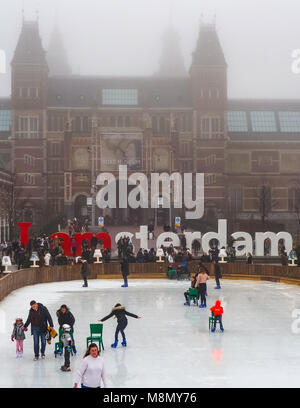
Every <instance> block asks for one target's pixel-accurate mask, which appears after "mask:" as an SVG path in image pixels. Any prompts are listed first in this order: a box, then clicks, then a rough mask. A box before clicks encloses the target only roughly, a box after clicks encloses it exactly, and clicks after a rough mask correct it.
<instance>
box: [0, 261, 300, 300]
mask: <svg viewBox="0 0 300 408" xmlns="http://www.w3.org/2000/svg"><path fill="white" fill-rule="evenodd" d="M188 267H189V270H190V272H191V273H195V271H196V270H197V268H198V262H195V261H194V262H189V263H188ZM206 267H207V268H208V270H209V271H210V274H211V275H212V276H213V264H206ZM220 267H221V271H222V274H223V277H224V278H226V277H232V278H234V277H244V278H247V277H253V278H258V279H261V280H274V281H281V280H283V281H284V280H290V282H291V283H299V284H300V268H299V267H296V266H295V267H292V266H280V265H264V264H260V265H247V264H246V263H239V262H235V263H228V264H220ZM174 268H176V266H174ZM90 269H91V274H90V275H89V276H88V279H97V277H100V278H101V276H103V277H105V275H109V277H116V278H120V279H121V278H122V275H121V267H120V264H119V263H103V264H91V265H90ZM167 269H168V264H167V263H165V262H163V263H159V262H153V263H132V264H130V276H129V279H131V278H134V276H135V275H138V277H141V276H142V277H144V278H147V276H149V277H151V276H153V275H154V274H155V275H157V277H161V278H164V277H167ZM80 271H81V265H66V266H49V267H42V268H28V269H22V270H19V271H16V272H12V273H8V274H4V276H3V277H2V278H0V301H1V300H2V299H4V298H5V296H7V295H8V294H9V293H11V292H12V291H14V290H16V289H19V288H22V287H24V286H28V285H35V284H38V283H49V282H63V281H70V280H80V279H82V278H81V273H80Z"/></svg>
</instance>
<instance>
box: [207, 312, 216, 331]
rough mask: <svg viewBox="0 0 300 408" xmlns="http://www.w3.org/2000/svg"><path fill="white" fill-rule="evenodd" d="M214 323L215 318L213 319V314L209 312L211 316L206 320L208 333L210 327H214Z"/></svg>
mask: <svg viewBox="0 0 300 408" xmlns="http://www.w3.org/2000/svg"><path fill="white" fill-rule="evenodd" d="M214 322H215V317H214V314H213V312H211V316H210V317H209V318H208V329H209V331H211V329H212V327H213V325H214Z"/></svg>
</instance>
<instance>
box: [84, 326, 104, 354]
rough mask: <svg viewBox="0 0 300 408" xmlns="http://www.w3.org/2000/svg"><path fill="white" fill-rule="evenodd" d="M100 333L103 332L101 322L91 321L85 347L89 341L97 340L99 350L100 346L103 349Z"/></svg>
mask: <svg viewBox="0 0 300 408" xmlns="http://www.w3.org/2000/svg"><path fill="white" fill-rule="evenodd" d="M102 334H103V324H102V323H97V324H93V323H91V324H90V336H89V337H87V338H86V347H88V346H89V343H94V342H95V341H97V342H98V343H99V350H100V351H101V346H102V349H103V350H104V345H103V339H102Z"/></svg>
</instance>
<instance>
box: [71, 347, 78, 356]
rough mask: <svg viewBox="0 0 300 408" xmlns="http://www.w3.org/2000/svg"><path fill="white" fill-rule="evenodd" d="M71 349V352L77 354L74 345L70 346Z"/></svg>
mask: <svg viewBox="0 0 300 408" xmlns="http://www.w3.org/2000/svg"><path fill="white" fill-rule="evenodd" d="M72 350H73V353H74V354H77V350H76V347H75V346H72Z"/></svg>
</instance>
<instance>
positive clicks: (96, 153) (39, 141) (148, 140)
mask: <svg viewBox="0 0 300 408" xmlns="http://www.w3.org/2000/svg"><path fill="white" fill-rule="evenodd" d="M167 41H169V47H166V49H167V50H168V52H169V55H167V56H165V59H163V58H162V63H161V69H160V71H159V72H158V73H156V74H154V75H153V76H149V77H134V76H132V77H107V76H81V75H72V74H71V72H70V69H69V67H68V62H67V57H66V53H65V52H64V50H63V45H62V42H63V41H62V40H61V38H59V34H58V33H57V35H54V36H53V38H52V40H51V41H50V45H49V49H48V50H45V49H44V47H43V44H42V40H41V38H40V35H39V27H38V23H37V22H32V21H30V22H29V21H23V25H22V29H21V33H20V36H19V39H18V42H17V45H16V48H15V52H14V56H13V59H12V61H11V68H12V77H11V81H12V82H11V98H2V99H0V167H1V169H0V180H1V186H2V190H3V188H6V189H8V190H9V192H10V193H9V194H11V191H13V193H12V196H13V197H12V198H13V202H14V206H13V208H14V217H15V219H16V220H17V221H31V222H32V223H33V226H34V228H35V229H36V230H37V231H42V230H43V229H45V230H46V229H47V228H48V230H50V229H51V230H52V232H53V231H54V230H57V225H58V224H59V223H60V222H62V221H61V220H62V219H69V218H72V217H77V218H78V219H82V218H89V219H90V220H92V218H91V217H92V209H91V206H90V205H87V198H88V197H94V196H95V194H96V192H97V191H96V190H97V187H95V188H93V186H95V183H96V177H97V175H98V174H99V173H101V172H110V173H113V174H115V175H116V178H117V176H118V166H119V165H120V164H127V166H128V174H130V173H132V172H142V173H144V174H146V175H147V176H149V177H150V174H151V173H153V172H158V173H161V172H167V173H173V172H179V173H181V174H182V173H188V172H190V173H197V172H198V173H204V175H205V176H204V180H205V215H204V217H203V218H202V219H201V220H197V221H195V222H194V224H193V226H194V227H195V229H200V228H201V229H200V231H203V232H205V229H207V228H212V227H215V226H216V220H217V219H218V218H227V220H228V228H229V230H231V231H232V232H233V231H238V230H244V231H248V232H250V233H251V232H253V231H263V230H268V229H269V230H271V231H274V232H278V231H279V230H287V231H289V232H291V233H294V234H296V233H297V232H298V228H299V222H300V220H299V217H300V204H299V203H300V201H299V198H300V99H299V100H284V99H282V100H259V99H258V100H255V99H251V100H247V99H242V100H238V99H232V100H231V99H228V98H227V64H226V58H225V56H224V54H223V51H222V47H221V43H220V40H219V38H218V35H217V32H216V28H215V25H213V24H201V26H200V30H199V37H198V40H197V43H196V44H194V45H192V46H191V51H193V50H194V52H193V57H192V62H191V66H190V68H189V71H188V72H185V70H184V68H183V67H182V66H180V58H177V57H176V50H175V48H176V41H175V42H174V41H173V43H172V39H171V38H169V39H167ZM172 44H173V45H174V44H175V45H174V50H173V51H174V52H173V51H172ZM172 52H173V54H172ZM172 56H173V57H174V58H173V59H172ZM168 64H169V66H168ZM176 64H177V65H176ZM274 86H276V84H274ZM149 185H150V183H149ZM92 207H93V206H92ZM94 208H95V207H94ZM4 210H5V209H4ZM155 211H156V212H155ZM184 211H185V209H184V208H183V209H182V210H180V209H174V208H171V209H167V208H165V209H164V208H159V209H157V210H155V209H152V208H148V209H136V210H134V209H131V208H127V209H126V208H125V209H105V210H101V209H99V208H97V207H96V208H95V211H94V216H95V219H97V217H98V216H104V217H105V223H106V225H109V224H113V223H114V224H116V225H118V224H136V225H137V224H138V225H141V224H143V223H146V224H147V223H148V221H149V220H150V219H154V218H155V217H156V221H157V222H158V223H161V224H162V223H169V220H173V221H174V217H175V216H181V217H183V218H182V219H183V223H185V222H186V221H184ZM4 213H5V211H4ZM5 217H6V218H5ZM7 217H8V215H7V214H6V215H4V216H0V222H1V226H0V228H1V234H2V237H0V240H1V239H3V234H4V230H5V229H3V227H4V224H3V223H5V225H6V227H7V226H8V225H9V222H8V221H7ZM5 220H6V221H5ZM189 222H190V223H191V221H189ZM7 228H8V227H7ZM6 234H8V232H6Z"/></svg>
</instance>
